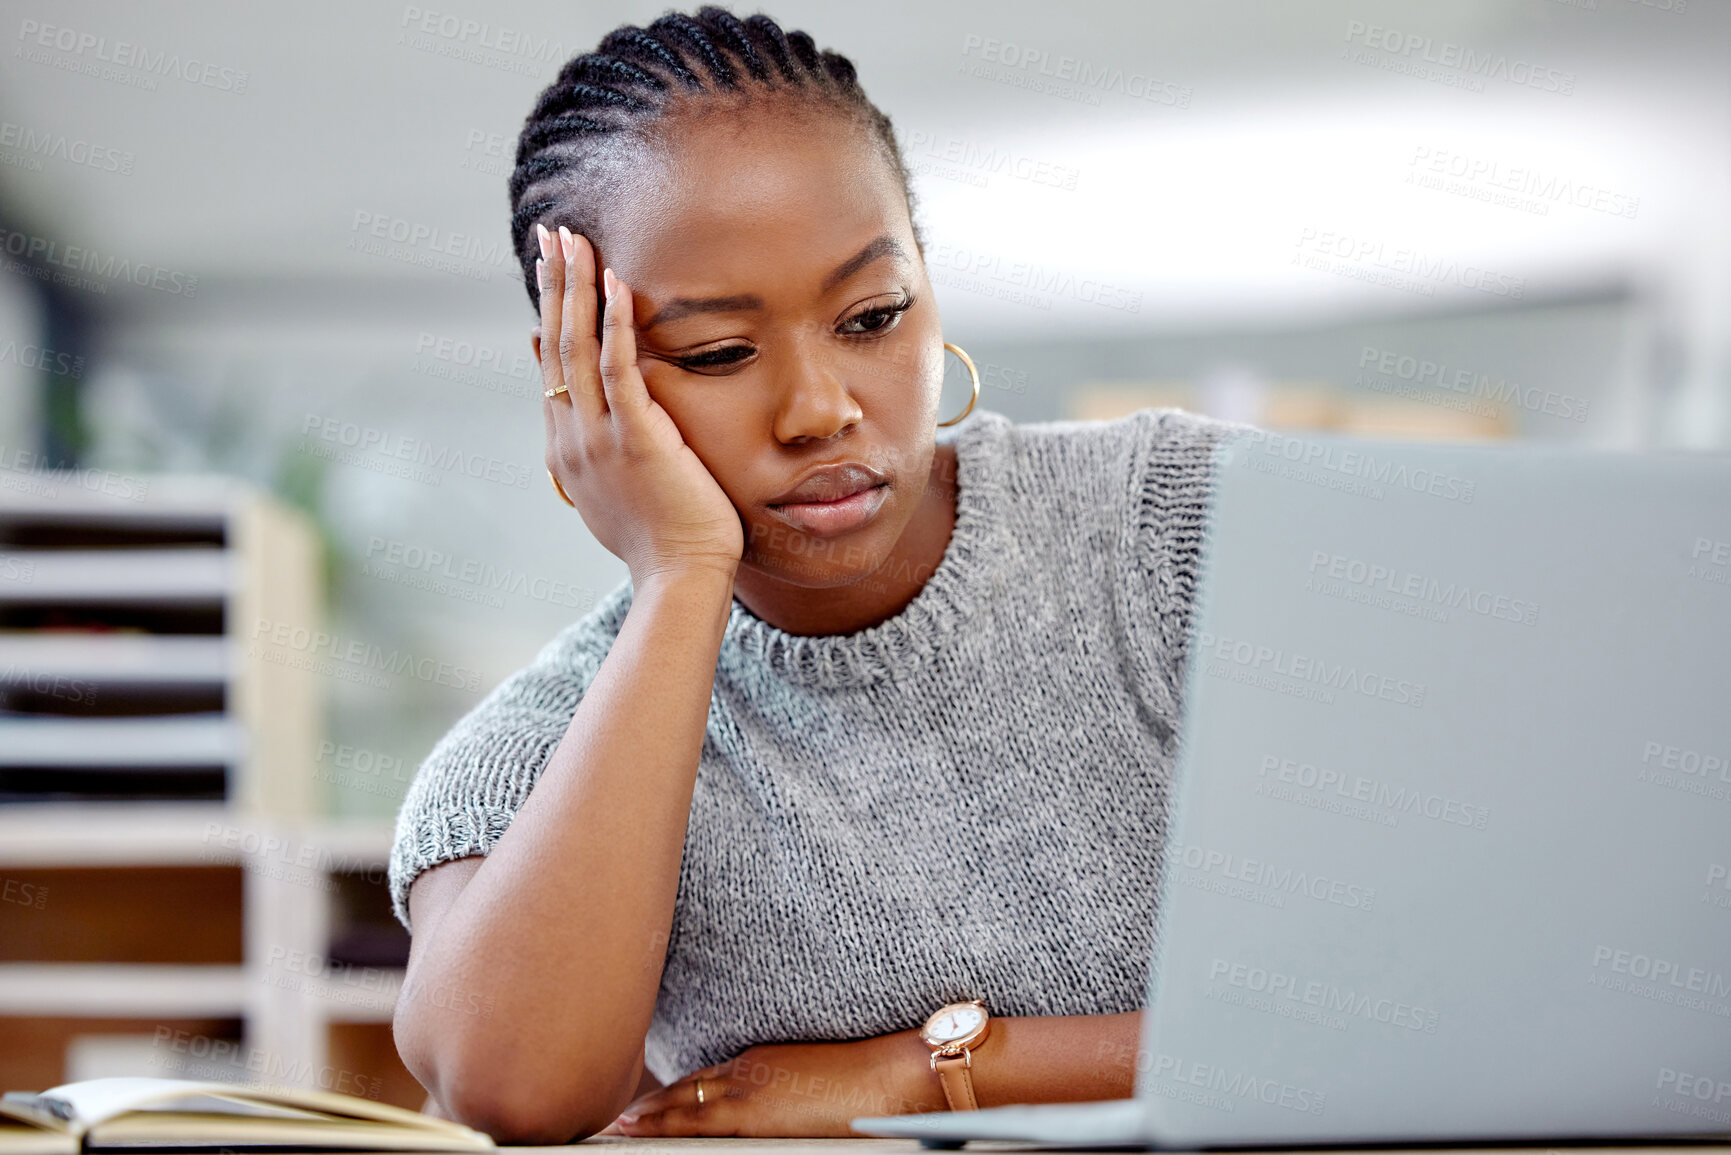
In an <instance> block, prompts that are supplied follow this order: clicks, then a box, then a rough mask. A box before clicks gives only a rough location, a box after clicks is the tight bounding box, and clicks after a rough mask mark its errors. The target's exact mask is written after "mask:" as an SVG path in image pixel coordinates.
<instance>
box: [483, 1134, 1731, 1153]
mask: <svg viewBox="0 0 1731 1155" xmlns="http://www.w3.org/2000/svg"><path fill="white" fill-rule="evenodd" d="M603 1144H608V1145H613V1144H617V1145H618V1146H620V1147H621V1148H623V1149H622V1150H621V1151H620V1152H619V1153H618V1155H697V1153H698V1152H706V1151H715V1152H727V1153H729V1155H747V1153H754V1152H764V1153H766V1155H917V1153H919V1152H922V1151H924V1150H925V1148H923V1147H921V1146H920V1143H919V1140H917V1139H634V1138H630V1137H628V1136H624V1135H596V1136H594V1137H592V1138H589V1139H585V1140H584V1141H583V1142H581V1143H577V1144H574V1145H572V1146H569V1147H502V1148H500V1150H501V1151H509V1152H518V1151H521V1152H524V1153H525V1155H528V1153H529V1152H534V1151H565V1152H572V1151H578V1150H581V1149H584V1148H590V1147H599V1146H601V1145H603ZM1041 1150H1062V1151H1065V1152H1081V1151H1086V1150H1089V1148H1082V1147H1064V1148H1049V1147H1048V1148H1041V1147H1033V1146H1030V1145H1028V1144H1025V1143H1010V1142H1006V1141H1003V1140H988V1139H977V1140H971V1141H969V1143H968V1145H967V1146H966V1147H964V1148H962V1155H966V1152H969V1151H1041ZM1102 1150H1112V1149H1111V1148H1104V1149H1102ZM1116 1150H1119V1151H1122V1150H1123V1148H1117V1149H1116ZM1384 1151H1386V1152H1388V1155H1412V1149H1411V1148H1392V1147H1391V1148H1378V1147H1355V1148H1353V1149H1352V1150H1351V1151H1340V1152H1331V1151H1328V1150H1325V1149H1322V1148H1316V1149H1313V1150H1310V1151H1307V1152H1305V1153H1304V1155H1379V1153H1381V1152H1384ZM1486 1151H1510V1152H1523V1153H1526V1155H1560V1153H1562V1152H1576V1151H1579V1152H1592V1155H1713V1153H1721V1155H1731V1143H1690V1144H1683V1145H1670V1144H1667V1145H1664V1146H1653V1147H1636V1146H1624V1147H1613V1146H1609V1145H1605V1146H1596V1145H1585V1144H1583V1145H1579V1146H1552V1147H1540V1146H1525V1147H1512V1146H1511V1147H1430V1148H1426V1149H1425V1152H1426V1155H1466V1153H1474V1155H1476V1153H1479V1152H1486ZM934 1155H935V1153H934ZM1233 1155H1258V1153H1257V1152H1255V1151H1252V1150H1248V1149H1247V1150H1244V1151H1241V1152H1234V1153H1233ZM1269 1155H1293V1153H1292V1152H1290V1151H1288V1152H1270V1153H1269Z"/></svg>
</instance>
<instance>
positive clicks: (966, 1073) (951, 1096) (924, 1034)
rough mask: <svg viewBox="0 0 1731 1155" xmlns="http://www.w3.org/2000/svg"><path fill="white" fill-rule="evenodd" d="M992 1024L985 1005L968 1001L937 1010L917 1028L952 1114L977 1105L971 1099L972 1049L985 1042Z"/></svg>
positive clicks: (972, 1083) (972, 1096)
mask: <svg viewBox="0 0 1731 1155" xmlns="http://www.w3.org/2000/svg"><path fill="white" fill-rule="evenodd" d="M991 1021H992V1016H991V1015H989V1014H987V1013H986V1004H985V1003H984V1002H982V1001H981V1000H979V999H970V1000H969V1001H967V1002H965V1003H950V1004H949V1005H948V1006H944V1007H939V1008H938V1009H937V1010H935V1011H933V1012H932V1017H931V1018H929V1019H927V1020H926V1025H925V1026H923V1027H921V1028H920V1038H922V1039H924V1040H925V1041H926V1045H927V1046H929V1047H931V1049H932V1070H934V1071H936V1072H937V1073H938V1082H939V1084H940V1085H942V1087H943V1088H944V1098H945V1099H947V1100H948V1101H949V1104H950V1110H952V1111H973V1110H976V1109H977V1108H978V1107H979V1105H980V1104H979V1102H978V1100H976V1099H975V1098H974V1076H973V1074H972V1072H973V1067H974V1057H973V1049H974V1048H975V1047H977V1046H979V1045H980V1043H981V1042H982V1041H983V1040H984V1039H985V1037H986V1032H987V1031H988V1030H989V1029H990V1028H991Z"/></svg>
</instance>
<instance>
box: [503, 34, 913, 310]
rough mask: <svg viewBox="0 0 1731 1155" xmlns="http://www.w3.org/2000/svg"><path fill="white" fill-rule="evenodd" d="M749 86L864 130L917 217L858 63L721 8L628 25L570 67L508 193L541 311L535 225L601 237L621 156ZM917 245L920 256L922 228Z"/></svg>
mask: <svg viewBox="0 0 1731 1155" xmlns="http://www.w3.org/2000/svg"><path fill="white" fill-rule="evenodd" d="M748 88H749V89H753V90H756V91H761V92H765V93H795V94H798V95H799V96H800V97H801V98H802V99H808V100H810V101H811V102H813V103H820V102H821V103H827V104H829V105H831V106H832V107H834V108H835V109H836V110H837V111H838V112H841V113H843V114H846V115H848V116H852V117H855V118H857V119H858V120H860V121H862V122H863V123H865V124H866V125H867V126H868V128H869V129H870V130H871V132H872V133H873V134H874V136H875V139H876V140H877V142H878V144H879V145H880V147H881V149H882V151H883V153H884V155H885V157H886V158H887V160H888V161H889V164H890V167H891V170H892V171H893V172H894V174H895V176H896V179H897V180H898V182H899V183H900V184H901V188H902V194H903V196H904V197H905V198H906V199H907V205H908V216H909V219H910V220H912V219H913V214H914V196H913V190H912V188H911V187H910V185H909V181H908V173H907V165H906V163H905V162H904V161H903V159H902V153H901V147H900V145H899V144H898V143H897V141H896V137H895V129H894V126H893V125H892V124H891V122H890V118H889V117H887V116H885V115H884V114H883V112H881V111H880V110H879V109H878V107H877V106H876V105H875V104H873V103H872V102H871V100H870V99H869V98H868V97H867V96H866V94H865V90H864V89H862V88H861V87H860V85H859V80H858V76H857V73H856V71H855V69H854V66H853V62H852V61H850V60H848V58H847V57H845V56H842V55H840V54H839V53H835V52H831V51H828V50H820V49H819V48H818V46H817V44H816V43H815V42H814V41H813V40H812V38H811V37H810V36H809V35H807V34H806V33H804V32H798V31H793V32H788V31H784V30H783V29H782V28H781V27H780V25H778V24H776V22H775V21H774V20H772V19H770V18H769V17H768V16H765V15H764V14H763V13H761V12H759V13H755V14H753V15H750V16H747V17H746V18H745V19H743V20H741V19H740V18H739V17H738V16H736V15H734V14H733V13H732V12H730V11H728V10H727V9H725V8H722V7H720V6H718V5H714V4H705V5H703V6H702V7H701V8H699V9H698V10H697V11H696V12H695V13H692V14H686V13H683V12H677V11H675V10H673V9H668V10H667V11H666V12H664V13H663V14H662V15H661V16H659V17H658V18H656V19H655V20H654V21H652V22H650V24H649V25H648V26H647V27H638V26H637V25H635V24H622V25H620V26H619V27H618V28H615V29H614V30H613V31H611V32H609V33H607V35H605V36H603V37H602V38H601V41H600V43H599V44H598V45H597V47H596V50H595V51H594V52H586V53H583V54H581V55H579V56H575V57H573V58H572V59H570V60H568V61H566V63H565V66H564V67H563V68H561V69H560V70H559V75H558V77H557V78H556V79H555V80H554V81H553V83H551V84H549V85H548V86H547V87H546V88H545V89H544V90H542V92H541V94H540V96H539V97H537V98H536V101H535V104H534V107H533V109H532V110H531V111H530V113H529V115H528V117H527V118H525V120H524V122H523V131H522V133H521V134H520V135H519V136H518V138H517V156H516V165H515V168H514V169H513V170H512V172H511V176H510V179H509V181H508V182H507V185H506V187H507V190H508V191H509V193H510V198H511V248H512V251H513V252H515V253H516V254H517V259H518V261H519V263H520V264H521V266H522V270H523V284H524V285H525V286H526V287H527V289H528V291H529V303H530V304H531V305H532V306H533V307H534V309H535V312H536V313H537V314H539V313H540V311H541V293H540V290H539V288H538V287H537V286H536V284H535V259H536V258H537V257H538V256H539V255H540V246H539V245H538V244H537V243H536V242H535V240H534V236H533V234H534V228H535V225H536V224H537V223H540V224H544V225H546V226H547V227H548V228H549V229H554V228H557V226H558V225H561V224H563V225H565V226H567V227H569V228H570V229H571V230H572V231H573V232H581V233H583V234H584V235H585V236H587V237H589V238H590V239H591V240H595V239H597V238H598V235H599V231H600V226H601V219H600V218H601V209H602V208H603V207H604V206H605V204H606V203H607V200H608V198H607V197H606V196H605V195H602V194H603V188H602V185H603V181H604V179H605V178H606V177H607V176H608V174H610V173H616V172H617V171H618V167H619V165H618V162H619V160H620V158H621V155H622V153H623V152H624V151H625V150H626V149H628V148H630V147H631V146H632V145H633V144H635V143H637V142H640V141H641V140H643V139H644V138H645V137H646V136H647V134H648V130H649V129H650V128H651V127H652V126H653V125H654V124H655V123H656V122H657V121H659V120H661V119H662V118H663V117H664V116H665V115H666V114H667V113H668V111H669V109H670V107H671V106H672V105H673V103H674V102H675V101H676V100H693V99H702V98H703V97H705V96H720V95H726V94H732V93H735V92H739V91H741V90H744V89H748ZM914 239H915V241H916V243H918V244H919V245H920V247H921V248H922V249H923V248H924V241H923V239H922V238H921V236H920V230H919V225H918V224H917V223H915V224H914Z"/></svg>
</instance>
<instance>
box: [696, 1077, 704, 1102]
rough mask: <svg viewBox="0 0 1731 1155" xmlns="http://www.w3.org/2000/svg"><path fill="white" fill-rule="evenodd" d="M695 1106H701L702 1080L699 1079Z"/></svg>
mask: <svg viewBox="0 0 1731 1155" xmlns="http://www.w3.org/2000/svg"><path fill="white" fill-rule="evenodd" d="M697 1105H698V1106H699V1107H701V1106H703V1080H702V1079H701V1078H700V1079H698V1080H697Z"/></svg>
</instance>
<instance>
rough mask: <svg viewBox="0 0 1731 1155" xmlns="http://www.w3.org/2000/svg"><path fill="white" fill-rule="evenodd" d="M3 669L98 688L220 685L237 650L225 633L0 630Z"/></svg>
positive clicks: (230, 669) (229, 674)
mask: <svg viewBox="0 0 1731 1155" xmlns="http://www.w3.org/2000/svg"><path fill="white" fill-rule="evenodd" d="M0 669H7V670H13V671H16V676H27V677H45V678H67V679H77V680H80V681H85V682H91V683H95V684H96V685H98V686H99V687H100V686H103V685H118V684H127V685H163V686H187V685H198V686H202V685H221V684H222V683H224V682H226V681H228V680H229V678H230V677H232V676H233V674H234V672H235V654H234V643H233V642H232V641H231V640H230V639H228V638H223V637H201V636H198V635H190V636H178V635H174V634H79V633H53V632H42V633H27V632H24V631H17V632H6V633H0Z"/></svg>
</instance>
